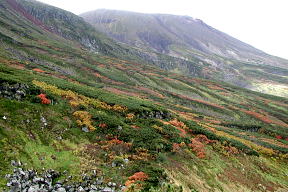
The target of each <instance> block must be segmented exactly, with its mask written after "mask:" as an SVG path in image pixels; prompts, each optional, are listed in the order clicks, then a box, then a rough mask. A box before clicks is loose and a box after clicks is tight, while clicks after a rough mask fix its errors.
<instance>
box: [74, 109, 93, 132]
mask: <svg viewBox="0 0 288 192" xmlns="http://www.w3.org/2000/svg"><path fill="white" fill-rule="evenodd" d="M73 116H74V117H76V118H77V121H76V122H77V124H78V125H79V126H87V127H88V129H89V130H90V131H94V130H95V129H96V128H95V127H93V125H92V122H91V118H92V116H91V115H90V114H89V112H87V111H75V112H74V113H73Z"/></svg>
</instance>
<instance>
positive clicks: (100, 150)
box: [0, 0, 288, 192]
mask: <svg viewBox="0 0 288 192" xmlns="http://www.w3.org/2000/svg"><path fill="white" fill-rule="evenodd" d="M44 10H45V11H44ZM68 22H69V23H68ZM0 23H1V25H0V106H1V107H0V154H1V155H0V162H1V164H0V190H1V191H9V190H12V188H13V187H15V186H16V187H17V185H16V184H15V181H14V184H12V183H13V182H11V184H9V182H8V181H7V178H9V177H8V176H7V174H10V175H11V174H12V173H13V168H14V166H15V161H16V162H18V161H20V162H21V164H23V166H22V168H23V170H26V169H27V170H29V169H34V170H36V171H37V172H39V173H41V172H44V171H45V170H49V169H53V170H55V171H57V172H59V174H56V176H55V177H53V182H52V181H51V182H52V183H53V187H54V188H55V190H59V191H60V188H65V191H68V190H69V189H71V188H74V191H77V190H78V191H79V189H80V187H81V188H82V185H83V190H86V188H87V190H86V191H88V190H90V189H92V183H89V182H90V180H89V182H85V181H86V180H85V178H86V177H87V176H88V177H91V178H93V176H94V177H96V178H95V180H93V179H92V181H91V182H93V183H94V182H96V183H97V182H99V181H100V180H101V182H100V183H99V184H97V185H96V184H95V185H96V186H95V187H96V188H97V189H95V191H104V189H107V190H108V191H109V190H110V191H113V190H115V191H121V190H126V191H141V190H142V191H153V192H157V191H159V192H160V191H173V192H174V191H175V192H177V191H179V192H180V191H185V192H186V191H187V192H188V191H193V192H197V191H198V192H206V191H211V192H212V191H225V192H226V191H227V192H228V191H229V192H231V191H235V192H239V191H243V192H249V191H251V192H252V191H253V192H262V191H278V192H282V191H287V190H288V182H287V172H288V131H287V130H288V111H287V108H288V99H286V98H283V97H277V96H272V95H266V94H262V93H259V92H254V91H251V90H248V89H244V88H239V87H237V86H234V85H231V84H228V83H224V82H219V81H216V80H211V79H210V80H207V79H201V78H198V76H199V77H200V76H201V75H203V74H202V73H203V71H202V70H203V68H202V67H201V65H200V64H199V65H196V64H195V63H194V66H195V65H196V66H197V67H196V66H195V68H193V69H194V71H195V74H196V72H197V74H198V75H195V76H197V77H191V76H186V75H183V74H182V73H175V71H174V72H171V71H173V66H174V65H173V64H171V66H170V68H169V70H167V69H166V68H165V67H161V63H162V64H165V63H166V62H168V60H169V62H171V60H172V61H175V62H176V63H177V62H178V64H177V65H178V66H181V65H180V64H183V63H182V62H184V61H182V60H181V59H180V60H178V59H179V58H177V57H171V56H165V54H163V53H157V51H155V52H152V51H149V50H148V51H144V52H143V53H142V51H141V49H136V48H131V47H129V46H128V45H123V44H121V43H118V42H116V41H115V40H112V39H110V38H109V37H107V36H105V35H104V34H102V33H101V32H98V31H96V30H95V29H94V28H93V27H92V25H90V24H88V23H86V22H85V21H84V20H83V19H81V18H80V17H78V16H76V15H74V14H72V13H69V12H67V11H64V10H61V9H59V8H55V7H52V6H48V5H45V4H41V3H38V2H35V1H15V0H7V1H6V0H0ZM65 24H66V25H65ZM84 29H85V30H84ZM151 53H153V54H155V55H156V56H155V58H162V59H163V60H162V61H161V62H153V59H151V57H150V54H151ZM145 58H146V59H145ZM147 58H148V59H147ZM150 59H151V60H150ZM195 59H196V58H195ZM150 61H151V63H150ZM165 61H166V62H165ZM197 61H198V60H197ZM187 62H188V63H186V65H187V67H188V64H191V63H193V62H191V63H189V61H187ZM237 62H238V61H237ZM243 66H246V65H245V64H243ZM249 66H252V64H249ZM166 67H167V66H166ZM265 67H267V70H268V71H269V69H271V68H269V67H268V66H265ZM161 68H162V69H161ZM163 68H165V69H166V70H164V69H163ZM273 69H274V68H273ZM271 70H272V69H271ZM279 71H281V70H280V68H279ZM282 71H283V73H285V70H282ZM275 78H276V77H275ZM11 161H12V164H11ZM18 165H19V164H18ZM18 167H19V166H18ZM5 175H6V177H5ZM68 175H71V176H72V177H68ZM95 175H96V176H95ZM66 176H67V177H68V178H70V179H69V180H66ZM21 178H22V177H21ZM22 179H23V178H22ZM17 180H20V181H19V182H21V179H17ZM17 182H18V181H17ZM17 182H16V183H17ZM33 182H34V181H33ZM35 182H36V181H35ZM35 182H34V183H35ZM59 183H61V184H60V185H61V186H63V187H58V188H57V186H56V185H57V184H59ZM109 183H110V184H109ZM112 183H113V184H114V183H115V186H114V185H113V184H112ZM22 184H23V183H22ZM40 184H41V182H39V183H37V184H35V185H38V186H37V187H41V186H40ZM42 184H43V183H42ZM71 186H72V187H71ZM28 187H30V188H31V187H32V188H34V189H35V188H36V186H28ZM93 187H94V186H93ZM61 190H62V191H63V190H64V189H61ZM93 190H94V189H93ZM20 191H21V190H20Z"/></svg>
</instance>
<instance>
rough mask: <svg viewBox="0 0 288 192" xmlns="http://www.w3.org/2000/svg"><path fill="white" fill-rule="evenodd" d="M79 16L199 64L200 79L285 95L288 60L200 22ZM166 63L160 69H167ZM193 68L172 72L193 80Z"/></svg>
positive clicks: (106, 13)
mask: <svg viewBox="0 0 288 192" xmlns="http://www.w3.org/2000/svg"><path fill="white" fill-rule="evenodd" d="M80 16H81V17H83V18H84V19H85V20H86V21H87V22H89V23H91V24H92V25H93V26H94V27H95V28H96V29H97V30H99V31H102V32H103V33H105V34H107V35H108V36H110V37H111V38H113V39H115V40H118V41H120V42H123V43H125V44H128V45H131V46H133V47H137V48H139V49H142V50H153V51H156V52H158V53H161V54H164V55H169V56H172V57H177V58H181V59H183V60H185V61H194V62H196V63H197V64H198V65H199V66H200V68H201V71H202V73H201V74H200V76H201V77H202V78H203V77H204V78H209V79H214V80H223V81H225V82H228V83H232V84H234V85H237V86H241V87H245V88H248V89H252V90H257V91H260V92H264V93H269V94H274V95H279V96H285V97H287V69H288V61H287V60H284V59H281V58H277V57H274V56H271V55H268V54H266V53H264V52H263V51H260V50H258V49H256V48H254V47H252V46H251V45H248V44H246V43H244V42H241V41H239V40H237V39H235V38H233V37H231V36H229V35H227V34H225V33H223V32H221V31H219V30H217V29H214V28H213V27H211V26H209V25H207V24H206V23H204V22H203V21H201V20H200V19H194V18H192V17H189V16H178V15H168V14H142V13H134V12H127V11H117V10H105V9H104V10H103V9H102V10H96V11H91V12H88V13H83V14H81V15H80ZM195 59H197V60H196V61H195ZM167 65H168V64H166V65H165V64H164V65H161V67H162V68H163V69H166V70H167ZM192 66H193V65H191V64H190V65H184V66H183V65H178V66H174V67H173V68H170V69H168V70H170V71H174V72H178V73H181V74H186V75H192V76H194V74H193V73H191V71H192V70H189V68H190V67H192Z"/></svg>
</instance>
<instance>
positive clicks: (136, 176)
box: [125, 171, 148, 187]
mask: <svg viewBox="0 0 288 192" xmlns="http://www.w3.org/2000/svg"><path fill="white" fill-rule="evenodd" d="M147 179H148V175H147V174H146V173H144V172H142V171H141V172H137V173H135V174H134V175H132V176H131V177H129V178H128V180H127V181H126V182H125V186H126V187H129V186H130V185H131V184H133V183H135V182H136V181H145V180H147Z"/></svg>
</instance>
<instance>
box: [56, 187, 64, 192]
mask: <svg viewBox="0 0 288 192" xmlns="http://www.w3.org/2000/svg"><path fill="white" fill-rule="evenodd" d="M57 192H66V189H65V188H63V187H60V188H58V189H57Z"/></svg>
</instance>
